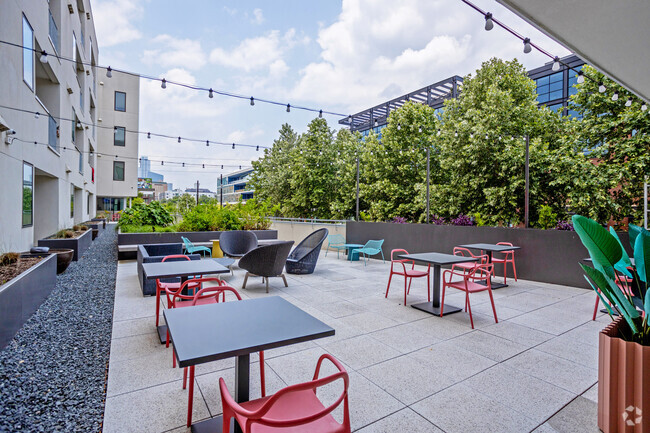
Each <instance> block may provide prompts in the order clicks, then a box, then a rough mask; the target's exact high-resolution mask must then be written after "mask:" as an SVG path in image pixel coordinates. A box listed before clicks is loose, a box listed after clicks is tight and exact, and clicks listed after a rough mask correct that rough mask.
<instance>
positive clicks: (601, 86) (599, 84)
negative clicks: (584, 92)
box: [598, 81, 607, 93]
mask: <svg viewBox="0 0 650 433" xmlns="http://www.w3.org/2000/svg"><path fill="white" fill-rule="evenodd" d="M605 90H607V88H606V87H605V85H604V84H603V83H602V81H601V82H600V83H598V91H599V92H600V93H605Z"/></svg>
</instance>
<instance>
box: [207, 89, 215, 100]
mask: <svg viewBox="0 0 650 433" xmlns="http://www.w3.org/2000/svg"><path fill="white" fill-rule="evenodd" d="M208 98H210V99H212V98H214V94H213V91H212V87H210V91H209V93H208Z"/></svg>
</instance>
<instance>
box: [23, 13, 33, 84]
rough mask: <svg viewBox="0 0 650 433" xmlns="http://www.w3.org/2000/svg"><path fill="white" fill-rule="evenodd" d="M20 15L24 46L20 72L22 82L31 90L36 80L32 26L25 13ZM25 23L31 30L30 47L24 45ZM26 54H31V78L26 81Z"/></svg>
mask: <svg viewBox="0 0 650 433" xmlns="http://www.w3.org/2000/svg"><path fill="white" fill-rule="evenodd" d="M22 15H23V25H22V41H23V46H24V47H26V48H23V74H22V75H23V82H24V83H25V84H27V87H29V89H30V90H31V91H34V84H35V83H34V82H35V81H36V80H35V77H34V76H35V75H36V72H35V71H36V59H35V56H34V51H33V48H34V27H32V24H31V23H30V22H29V20H28V19H27V17H26V16H25V14H22ZM25 24H27V25H28V26H29V30H31V32H32V40H31V44H30V45H31V47H27V46H26V45H25ZM27 55H29V56H31V58H32V61H31V66H32V70H31V80H30V82H27V81H26V80H25V67H26V65H25V59H26V56H27Z"/></svg>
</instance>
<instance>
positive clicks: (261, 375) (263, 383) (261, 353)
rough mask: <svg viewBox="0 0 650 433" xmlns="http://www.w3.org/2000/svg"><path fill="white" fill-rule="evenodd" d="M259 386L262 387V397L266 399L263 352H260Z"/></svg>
mask: <svg viewBox="0 0 650 433" xmlns="http://www.w3.org/2000/svg"><path fill="white" fill-rule="evenodd" d="M260 385H261V387H262V397H266V377H265V376H264V351H263V350H262V351H260Z"/></svg>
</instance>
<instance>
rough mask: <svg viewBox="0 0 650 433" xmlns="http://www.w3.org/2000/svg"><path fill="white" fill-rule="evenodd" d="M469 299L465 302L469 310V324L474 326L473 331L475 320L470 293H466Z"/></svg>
mask: <svg viewBox="0 0 650 433" xmlns="http://www.w3.org/2000/svg"><path fill="white" fill-rule="evenodd" d="M465 293H466V296H467V299H466V301H465V302H467V309H468V310H469V323H470V324H471V325H472V329H474V318H473V317H472V306H471V305H470V303H469V293H468V292H465Z"/></svg>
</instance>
